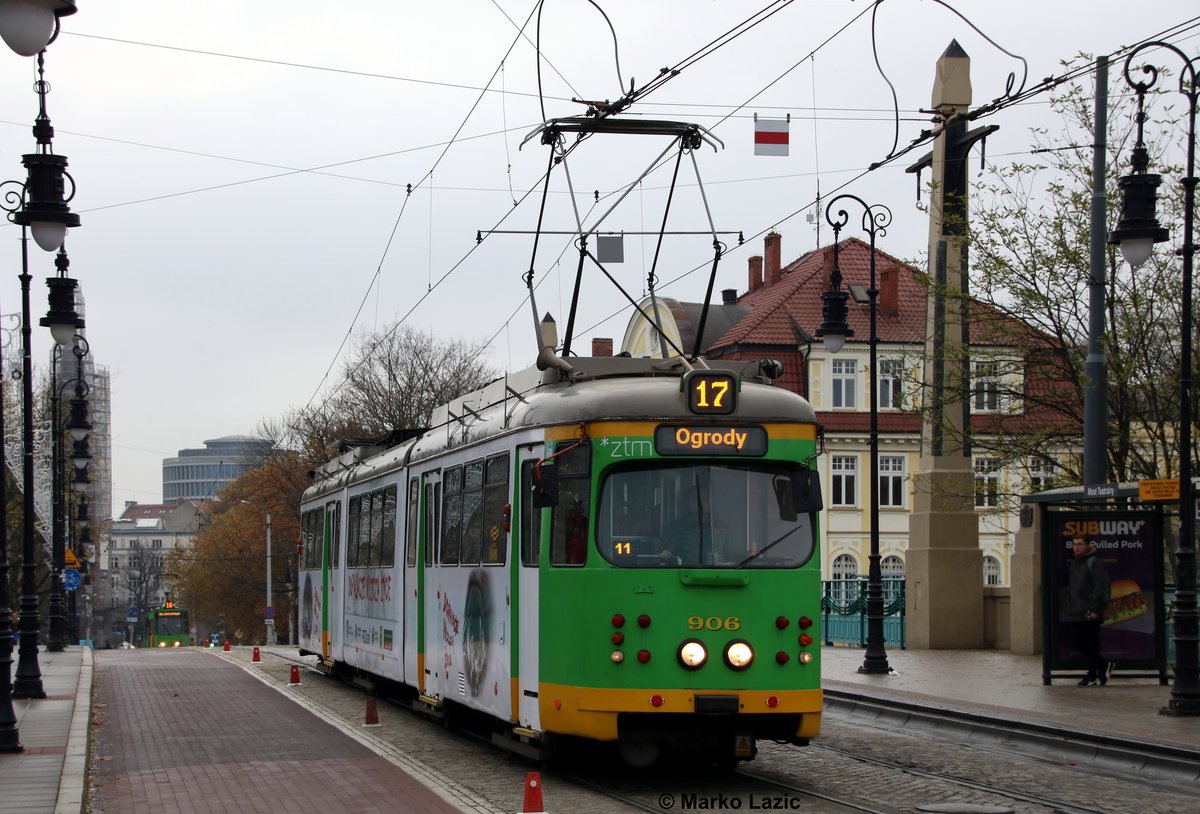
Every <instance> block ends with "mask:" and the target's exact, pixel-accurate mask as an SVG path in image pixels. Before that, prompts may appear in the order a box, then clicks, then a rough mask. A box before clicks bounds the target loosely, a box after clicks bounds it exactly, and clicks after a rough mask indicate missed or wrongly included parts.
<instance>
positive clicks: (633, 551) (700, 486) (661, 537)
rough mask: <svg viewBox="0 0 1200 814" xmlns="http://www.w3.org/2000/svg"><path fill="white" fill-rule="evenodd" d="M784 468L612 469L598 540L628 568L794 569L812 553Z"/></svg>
mask: <svg viewBox="0 0 1200 814" xmlns="http://www.w3.org/2000/svg"><path fill="white" fill-rule="evenodd" d="M799 472H800V468H799V467H797V466H792V465H787V464H762V463H759V464H746V463H744V462H743V463H737V464H724V463H686V464H677V465H676V464H669V463H666V462H662V463H660V464H659V465H656V466H652V467H638V468H625V469H619V470H614V471H612V472H611V473H610V474H609V475H608V476H607V477H606V478H605V480H604V483H603V485H602V487H601V490H600V505H599V512H598V515H599V524H598V527H597V541H598V545H599V548H600V552H601V553H602V554H603V555H604V556H605V558H606V559H608V560H609V562H612V563H613V564H614V565H618V566H622V567H628V568H796V567H798V566H800V565H803V564H804V563H805V562H807V561H808V559H809V557H811V556H812V553H813V528H812V517H813V516H812V515H811V514H809V513H807V512H804V511H799V512H798V511H796V509H795V508H794V507H795V506H796V503H797V500H796V499H795V497H794V496H795V490H794V488H793V481H794V480H798V479H799V478H798V473H799Z"/></svg>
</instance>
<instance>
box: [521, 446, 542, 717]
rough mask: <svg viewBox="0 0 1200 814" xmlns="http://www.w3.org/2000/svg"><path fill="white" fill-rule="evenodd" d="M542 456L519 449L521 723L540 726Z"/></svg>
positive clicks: (537, 448) (535, 448)
mask: <svg viewBox="0 0 1200 814" xmlns="http://www.w3.org/2000/svg"><path fill="white" fill-rule="evenodd" d="M541 457H542V445H541V444H535V445H533V446H530V447H523V448H521V449H520V450H519V451H518V459H519V462H520V473H521V474H520V485H519V486H518V489H517V496H516V501H515V503H516V507H515V508H516V512H515V515H516V517H517V534H516V537H517V539H518V540H519V541H520V542H519V545H518V548H519V549H520V550H519V559H518V562H519V564H518V566H517V571H518V574H517V616H518V618H517V631H518V635H517V637H516V638H517V642H518V644H517V647H518V650H519V652H518V654H517V659H518V671H517V672H518V676H519V678H518V681H517V696H518V718H517V720H518V723H519V724H520V725H521V726H525V727H529V728H530V729H541V718H540V716H539V715H538V629H539V625H538V573H539V571H538V556H539V552H540V550H541V533H542V528H541V526H542V524H541V516H542V510H541V509H535V508H534V507H533V501H532V500H531V499H530V497H531V495H532V493H533V465H534V462H536V461H537V460H539V459H540V458H541Z"/></svg>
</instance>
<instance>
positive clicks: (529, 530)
mask: <svg viewBox="0 0 1200 814" xmlns="http://www.w3.org/2000/svg"><path fill="white" fill-rule="evenodd" d="M518 508H519V509H520V513H521V514H520V517H521V520H520V523H519V527H518V529H517V533H518V534H520V536H521V565H527V566H529V567H531V568H537V566H538V553H539V550H540V548H541V542H542V510H541V509H538V508H535V507H534V505H533V461H525V462H524V463H522V464H521V497H520V503H519V507H518Z"/></svg>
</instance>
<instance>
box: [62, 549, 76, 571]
mask: <svg viewBox="0 0 1200 814" xmlns="http://www.w3.org/2000/svg"><path fill="white" fill-rule="evenodd" d="M63 567H64V568H78V567H79V558H78V557H76V556H75V552H74V551H72V550H71V549H69V548H68V549H67V550H66V551H64V552H63Z"/></svg>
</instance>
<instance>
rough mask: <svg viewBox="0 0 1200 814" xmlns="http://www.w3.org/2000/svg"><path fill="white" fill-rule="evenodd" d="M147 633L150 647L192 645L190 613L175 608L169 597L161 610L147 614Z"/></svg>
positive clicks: (154, 610) (154, 609)
mask: <svg viewBox="0 0 1200 814" xmlns="http://www.w3.org/2000/svg"><path fill="white" fill-rule="evenodd" d="M146 631H147V635H148V637H149V646H150V647H186V646H188V645H190V644H192V637H191V632H190V631H191V627H189V625H188V612H187V611H186V610H184V609H183V608H177V607H175V603H174V602H172V601H171V597H170V596H168V597H167V598H166V599H164V600H163V605H162V607H161V608H153V609H151V610H150V611H149V612H148V613H147V614H146Z"/></svg>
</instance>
